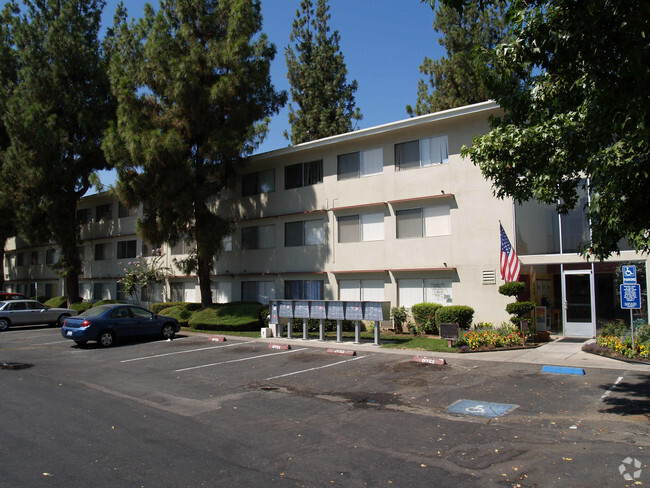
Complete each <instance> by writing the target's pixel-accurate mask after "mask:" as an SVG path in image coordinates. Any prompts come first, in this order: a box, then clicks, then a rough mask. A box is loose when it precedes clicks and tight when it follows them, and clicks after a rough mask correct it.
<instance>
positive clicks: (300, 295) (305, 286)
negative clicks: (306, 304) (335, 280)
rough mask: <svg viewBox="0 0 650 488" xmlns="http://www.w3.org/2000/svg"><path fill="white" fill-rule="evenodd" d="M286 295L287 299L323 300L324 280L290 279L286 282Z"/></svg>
mask: <svg viewBox="0 0 650 488" xmlns="http://www.w3.org/2000/svg"><path fill="white" fill-rule="evenodd" d="M284 297H285V298H286V299H287V300H322V299H323V281H322V280H288V281H285V282H284Z"/></svg>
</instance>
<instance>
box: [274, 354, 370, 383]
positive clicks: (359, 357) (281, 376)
mask: <svg viewBox="0 0 650 488" xmlns="http://www.w3.org/2000/svg"><path fill="white" fill-rule="evenodd" d="M367 357H369V356H357V357H356V358H352V359H346V360H345V361H339V362H337V363H331V364H326V365H325V366H317V367H315V368H309V369H303V370H301V371H294V372H293V373H287V374H281V375H278V376H271V377H270V378H266V380H265V381H269V380H275V379H278V378H284V377H286V376H293V375H295V374H301V373H309V372H310V371H316V370H318V369H324V368H329V367H330V366H337V365H339V364H343V363H349V362H350V361H356V360H358V359H363V358H367Z"/></svg>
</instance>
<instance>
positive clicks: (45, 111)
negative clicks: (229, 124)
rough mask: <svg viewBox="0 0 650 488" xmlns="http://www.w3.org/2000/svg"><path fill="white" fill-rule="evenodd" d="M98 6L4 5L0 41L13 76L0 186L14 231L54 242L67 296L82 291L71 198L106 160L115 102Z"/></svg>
mask: <svg viewBox="0 0 650 488" xmlns="http://www.w3.org/2000/svg"><path fill="white" fill-rule="evenodd" d="M103 7H104V2H103V1H100V0H38V1H31V0H25V1H24V3H23V5H22V7H20V6H19V5H18V4H17V3H15V2H12V3H9V4H7V6H6V9H7V10H6V11H5V22H7V24H6V26H7V29H8V31H5V32H6V33H7V32H8V34H7V35H3V38H2V42H3V48H2V49H3V50H7V49H9V51H10V53H11V56H12V57H13V59H14V60H15V69H16V76H15V79H14V80H11V81H10V82H9V83H8V84H7V86H5V87H4V88H3V89H4V90H6V97H4V103H3V107H2V108H3V113H2V117H3V122H4V127H5V128H6V130H7V136H8V145H7V149H6V151H5V152H4V156H3V167H2V175H3V194H4V197H5V198H10V199H11V203H12V206H13V208H14V210H15V213H16V216H17V223H18V230H19V233H20V235H21V236H23V237H24V238H25V239H26V240H28V241H31V242H48V241H50V240H52V241H55V242H57V243H59V244H60V246H61V254H60V260H59V263H58V270H59V272H60V274H61V276H63V277H64V278H66V295H67V296H68V300H74V299H76V297H78V295H79V283H78V280H79V273H80V272H81V260H80V257H79V253H78V250H77V244H78V235H79V232H78V231H79V229H78V227H77V223H76V206H77V202H78V201H79V199H80V198H81V197H82V196H83V195H84V194H85V193H86V191H87V190H88V189H89V188H90V186H91V181H92V175H93V174H94V173H95V171H96V170H99V169H105V168H106V167H107V164H106V160H105V158H104V156H103V153H102V150H101V145H100V143H101V135H102V132H103V131H104V129H105V128H106V124H107V120H108V119H109V118H110V117H111V116H112V114H113V112H112V104H111V97H110V89H109V88H110V87H109V82H108V76H107V66H106V62H105V58H104V56H103V53H102V47H101V43H100V41H99V39H98V33H99V27H100V20H101V13H102V9H103Z"/></svg>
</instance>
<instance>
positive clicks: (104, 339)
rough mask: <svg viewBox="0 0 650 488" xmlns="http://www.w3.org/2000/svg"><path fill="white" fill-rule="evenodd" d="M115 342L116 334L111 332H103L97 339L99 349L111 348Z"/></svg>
mask: <svg viewBox="0 0 650 488" xmlns="http://www.w3.org/2000/svg"><path fill="white" fill-rule="evenodd" d="M113 342H115V334H113V332H111V331H110V330H103V331H101V332H100V333H99V337H97V344H98V345H99V347H110V346H112V345H113Z"/></svg>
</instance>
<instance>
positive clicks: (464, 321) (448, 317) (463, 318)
mask: <svg viewBox="0 0 650 488" xmlns="http://www.w3.org/2000/svg"><path fill="white" fill-rule="evenodd" d="M473 318H474V309H473V308H472V307H468V306H467V305H450V306H448V307H441V308H439V309H438V311H437V312H436V325H437V326H438V329H440V324H458V325H459V326H460V328H461V329H469V328H470V326H471V325H472V320H473Z"/></svg>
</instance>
